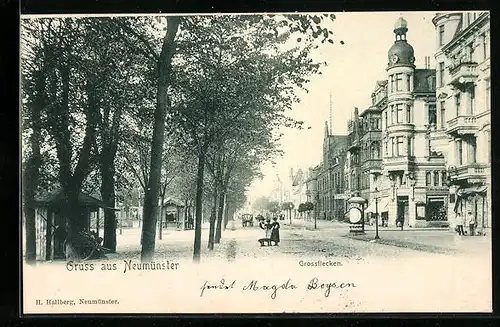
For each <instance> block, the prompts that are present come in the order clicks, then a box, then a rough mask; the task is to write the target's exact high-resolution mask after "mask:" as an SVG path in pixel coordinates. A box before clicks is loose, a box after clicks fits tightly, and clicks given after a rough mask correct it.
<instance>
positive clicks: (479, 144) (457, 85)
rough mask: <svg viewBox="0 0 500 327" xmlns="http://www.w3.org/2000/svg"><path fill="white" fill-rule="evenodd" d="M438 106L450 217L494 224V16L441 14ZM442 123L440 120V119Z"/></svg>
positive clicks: (437, 24) (480, 224) (437, 22)
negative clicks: (444, 140)
mask: <svg viewBox="0 0 500 327" xmlns="http://www.w3.org/2000/svg"><path fill="white" fill-rule="evenodd" d="M433 23H434V25H435V27H436V44H437V51H436V54H435V58H436V63H437V71H438V72H437V90H436V92H437V107H438V112H442V113H443V115H442V117H443V118H441V126H443V127H444V128H443V130H444V133H445V134H446V136H447V144H445V145H447V147H446V159H447V160H446V166H447V169H448V182H449V185H450V194H449V206H448V215H449V216H450V218H451V220H454V219H455V217H456V213H457V212H460V213H462V214H467V213H468V212H471V213H472V214H473V216H474V217H475V219H476V223H477V226H478V227H479V228H486V227H490V226H491V215H490V209H489V208H491V196H488V195H489V194H491V136H490V135H491V126H490V121H491V118H490V112H491V111H490V110H491V107H490V103H491V101H490V94H491V93H490V92H491V90H490V87H491V86H490V76H491V73H490V14H489V13H480V12H466V13H449V14H437V15H436V16H435V17H434V19H433ZM438 125H439V122H438Z"/></svg>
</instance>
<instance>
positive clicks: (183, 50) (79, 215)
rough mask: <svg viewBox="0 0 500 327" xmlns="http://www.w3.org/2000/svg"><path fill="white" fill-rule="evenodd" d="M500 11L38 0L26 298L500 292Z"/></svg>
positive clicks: (29, 126)
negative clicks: (498, 15)
mask: <svg viewBox="0 0 500 327" xmlns="http://www.w3.org/2000/svg"><path fill="white" fill-rule="evenodd" d="M490 41H491V38H490V13H489V12H487V11H448V12H430V11H413V12H409V11H408V12H405V11H403V12H396V11H387V12H384V11H378V12H376V11H374V12H338V13H337V12H335V13H334V12H310V13H305V12H304V13H298V12H294V13H292V12H289V13H287V12H283V13H251V14H250V13H245V14H243V13H219V14H85V15H84V14H79V15H76V14H71V15H70V14H67V15H66V14H65V15H63V14H60V15H21V19H20V99H19V105H20V108H19V112H20V124H21V125H20V139H21V141H20V143H21V150H20V156H21V158H20V168H21V172H20V173H21V201H20V205H21V208H20V209H21V210H20V212H21V214H20V217H19V220H20V221H19V226H20V228H21V233H22V246H21V247H22V252H21V255H22V258H20V259H21V260H22V264H21V265H22V277H21V278H22V313H23V314H25V315H30V314H99V313H109V314H143V313H158V314H207V313H223V314H224V313H229V314H238V313H395V312H429V313H438V312H441V313H442V312H469V313H470V312H473V313H489V312H492V258H491V256H492V250H491V236H492V235H491V234H492V233H491V231H492V230H491V225H492V214H491V211H492V210H491V208H492V199H491V162H492V160H491V127H490V121H491V118H490V112H491V111H490V106H491V100H490V97H491V83H490V76H491V73H490V44H491V43H490Z"/></svg>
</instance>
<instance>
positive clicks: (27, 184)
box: [22, 156, 51, 264]
mask: <svg viewBox="0 0 500 327" xmlns="http://www.w3.org/2000/svg"><path fill="white" fill-rule="evenodd" d="M38 160H39V159H38ZM38 160H37V159H35V158H34V156H32V157H31V158H29V159H28V162H27V163H26V168H25V171H24V174H23V177H24V181H23V184H22V186H23V191H24V192H23V197H24V219H25V228H26V247H25V250H26V253H25V255H26V257H25V260H26V263H28V264H33V263H35V261H36V221H35V217H36V216H35V210H36V209H35V191H36V189H37V186H38V178H39V171H40V170H39V169H40V164H39V163H36V161H38ZM48 228H51V227H48Z"/></svg>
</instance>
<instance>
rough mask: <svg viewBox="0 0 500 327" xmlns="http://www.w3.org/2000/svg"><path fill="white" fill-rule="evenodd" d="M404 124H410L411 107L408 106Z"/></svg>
mask: <svg viewBox="0 0 500 327" xmlns="http://www.w3.org/2000/svg"><path fill="white" fill-rule="evenodd" d="M406 122H407V123H408V124H411V106H410V105H409V104H408V105H406Z"/></svg>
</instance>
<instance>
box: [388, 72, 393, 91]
mask: <svg viewBox="0 0 500 327" xmlns="http://www.w3.org/2000/svg"><path fill="white" fill-rule="evenodd" d="M389 80H390V81H391V93H392V92H394V75H389Z"/></svg>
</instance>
